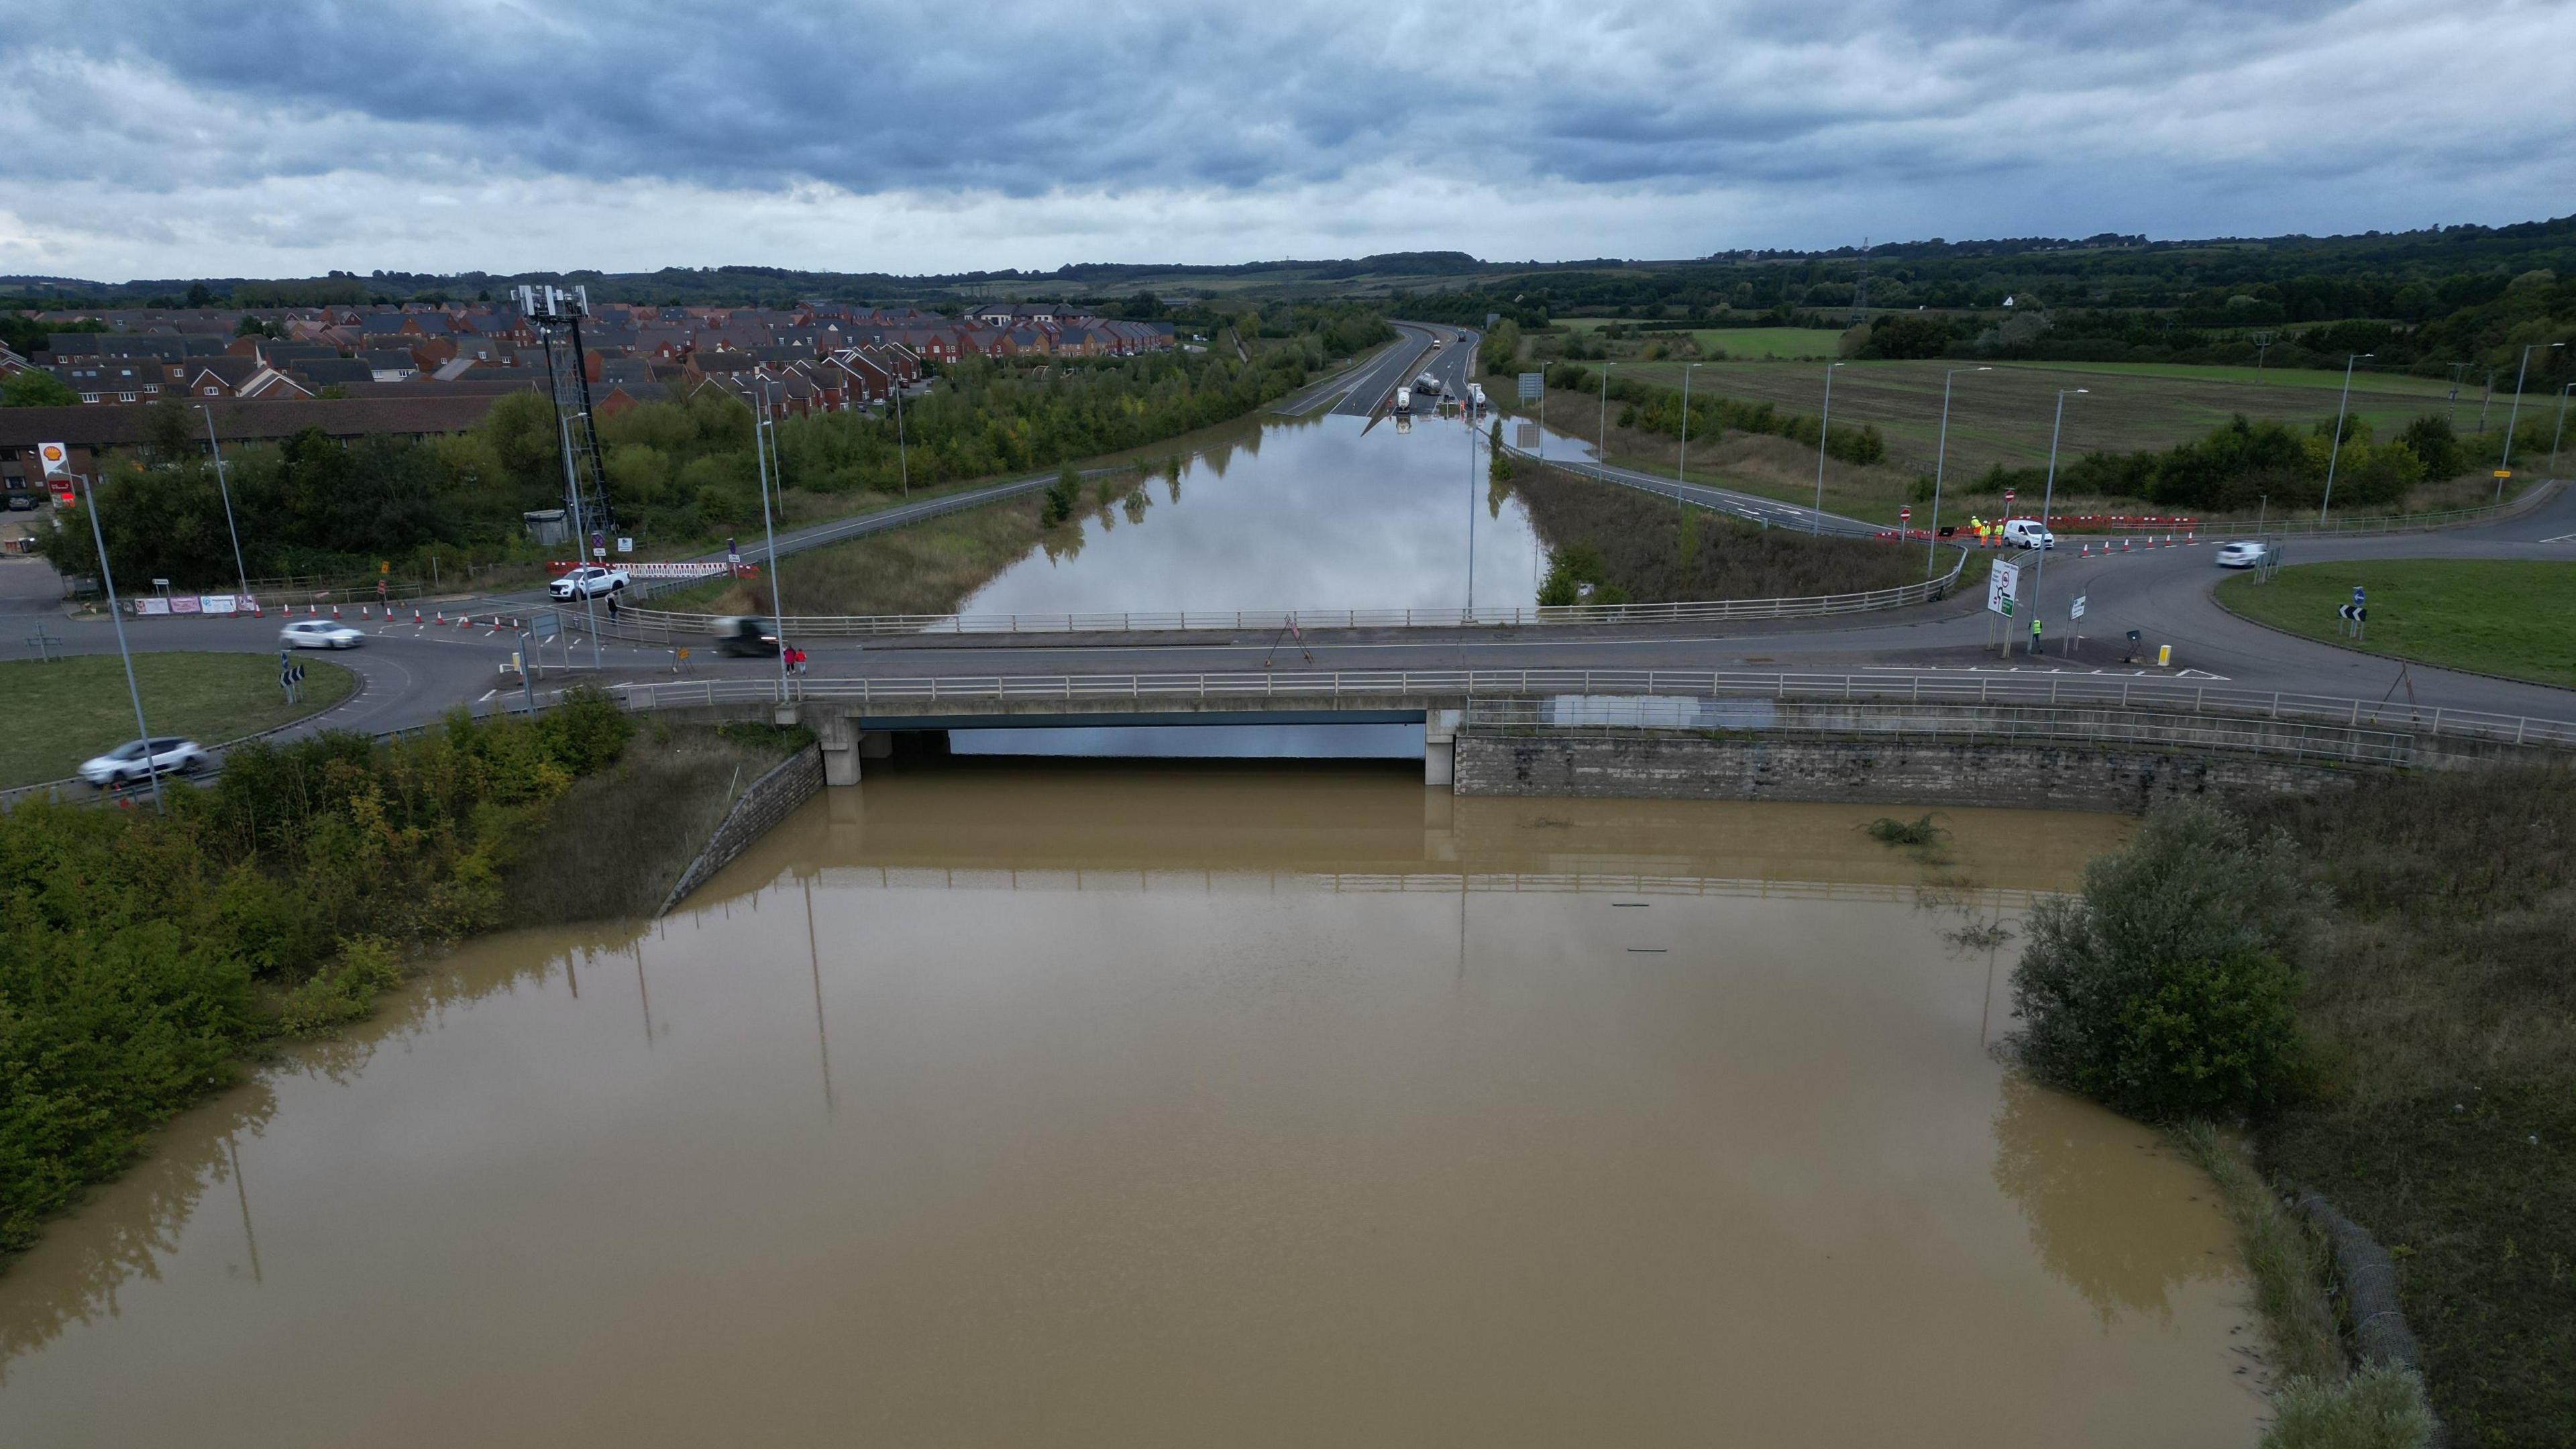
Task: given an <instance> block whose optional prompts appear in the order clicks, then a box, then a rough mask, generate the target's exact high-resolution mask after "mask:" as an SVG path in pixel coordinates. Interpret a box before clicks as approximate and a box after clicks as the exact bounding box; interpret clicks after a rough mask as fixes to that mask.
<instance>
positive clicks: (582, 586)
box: [546, 564, 627, 599]
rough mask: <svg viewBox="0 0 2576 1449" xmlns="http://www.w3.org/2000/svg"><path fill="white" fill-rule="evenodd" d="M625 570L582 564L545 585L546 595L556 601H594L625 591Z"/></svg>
mask: <svg viewBox="0 0 2576 1449" xmlns="http://www.w3.org/2000/svg"><path fill="white" fill-rule="evenodd" d="M626 585H627V578H626V570H624V569H612V568H602V567H600V566H599V565H597V564H583V565H582V566H581V567H579V568H577V569H574V570H573V571H572V572H570V573H568V574H565V575H564V576H563V577H562V578H559V579H557V580H555V581H554V582H553V583H550V584H548V585H546V593H547V594H548V595H550V596H552V597H554V598H558V599H596V598H599V597H601V596H603V595H607V594H617V593H623V592H625V590H626Z"/></svg>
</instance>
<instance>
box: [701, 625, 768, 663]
mask: <svg viewBox="0 0 2576 1449" xmlns="http://www.w3.org/2000/svg"><path fill="white" fill-rule="evenodd" d="M709 632H710V633H712V634H713V635H714V637H715V642H716V652H717V653H719V654H725V655H730V656H732V657H733V658H736V659H775V658H777V657H778V635H777V634H776V633H774V632H772V631H771V629H770V627H769V621H768V620H767V619H763V618H760V617H758V616H756V615H742V614H728V615H726V616H725V617H723V618H721V619H718V620H716V622H715V626H714V628H713V629H712V630H710V631H709Z"/></svg>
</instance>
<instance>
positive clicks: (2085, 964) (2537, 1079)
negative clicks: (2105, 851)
mask: <svg viewBox="0 0 2576 1449" xmlns="http://www.w3.org/2000/svg"><path fill="white" fill-rule="evenodd" d="M2029 937H2030V944H2029V947H2028V949H2027V950H2026V951H2025V952H2024V955H2023V957H2022V960H2021V963H2020V965H2019V966H2018V967H2017V968H2016V969H2015V972H2014V976H2013V992H2014V1008H2015V1012H2016V1015H2017V1016H2018V1017H2019V1018H2020V1020H2021V1021H2022V1023H2023V1026H2024V1031H2023V1032H2022V1033H2021V1034H2020V1036H2019V1038H2018V1041H2019V1045H2020V1048H2021V1058H2022V1060H2023V1062H2024V1063H2025V1065H2026V1066H2027V1067H2028V1068H2029V1069H2030V1070H2031V1071H2032V1072H2033V1073H2034V1074H2036V1075H2038V1076H2039V1077H2041V1078H2042V1079H2044V1080H2047V1081H2051V1082H2053V1083H2056V1084H2057V1085H2060V1086H2064V1087H2067V1088H2069V1089H2071V1090H2076V1091H2079V1092H2082V1093H2085V1094H2086V1095H2091V1096H2094V1097H2096V1098H2098V1099H2100V1100H2102V1101H2104V1102H2106V1103H2107V1104H2109V1105H2111V1106H2113V1107H2116V1108H2118V1109H2120V1110H2123V1111H2126V1112H2129V1113H2131V1114H2132V1115H2135V1116H2138V1117H2141V1118H2144V1119H2146V1120H2149V1121H2157V1122H2163V1123H2166V1124H2169V1125H2174V1126H2176V1127H2177V1128H2178V1129H2179V1130H2178V1136H2179V1138H2180V1140H2181V1141H2182V1143H2183V1145H2184V1147H2185V1148H2186V1150H2188V1151H2190V1152H2191V1153H2192V1154H2193V1155H2194V1156H2195V1157H2196V1158H2198V1159H2199V1160H2200V1161H2201V1162H2202V1163H2203V1164H2204V1166H2207V1167H2208V1168H2209V1169H2210V1170H2211V1172H2212V1175H2213V1177H2215V1178H2216V1179H2217V1181H2218V1184H2219V1187H2220V1190H2221V1197H2222V1200H2223V1201H2224V1202H2225V1204H2226V1205H2227V1207H2228V1209H2229V1211H2230V1213H2231V1215H2232V1216H2234V1217H2235V1219H2236V1221H2237V1223H2238V1225H2239V1227H2240V1229H2241V1230H2242V1231H2243V1232H2244V1234H2245V1239H2246V1242H2245V1249H2246V1255H2247V1263H2248V1267H2249V1269H2250V1271H2251V1274H2252V1277H2253V1279H2254V1282H2255V1286H2256V1297H2257V1300H2258V1302H2259V1304H2260V1306H2261V1307H2262V1309H2263V1311H2264V1313H2265V1315H2266V1319H2267V1322H2268V1324H2269V1326H2270V1329H2271V1337H2272V1339H2273V1354H2272V1363H2273V1365H2274V1367H2275V1368H2276V1369H2277V1370H2279V1371H2280V1372H2281V1373H2282V1374H2283V1375H2284V1376H2286V1377H2288V1378H2289V1379H2290V1380H2291V1381H2290V1382H2289V1383H2288V1384H2287V1385H2286V1386H2285V1388H2284V1391H2283V1392H2282V1393H2281V1395H2280V1397H2279V1399H2278V1401H2277V1407H2278V1409H2279V1417H2278V1419H2277V1421H2276V1423H2275V1424H2274V1426H2273V1428H2272V1431H2271V1432H2270V1434H2269V1435H2268V1436H2267V1438H2266V1441H2265V1442H2266V1444H2267V1445H2269V1446H2274V1449H2293V1446H2302V1449H2303V1446H2327V1449H2343V1446H2355V1449H2358V1446H2374V1449H2376V1446H2391V1449H2411V1446H2417V1445H2421V1444H2422V1443H2424V1442H2425V1424H2424V1421H2423V1417H2422V1414H2421V1411H2420V1410H2419V1409H2416V1408H2413V1407H2412V1406H2411V1403H2410V1401H2411V1398H2412V1396H2413V1394H2414V1392H2415V1390H2414V1388H2413V1386H2412V1384H2411V1382H2410V1381H2409V1379H2408V1378H2407V1376H2406V1375H2404V1374H2402V1373H2396V1372H2392V1371H2388V1370H2386V1369H2385V1368H2382V1369H2380V1370H2376V1371H2374V1370H2373V1369H2372V1367H2371V1366H2370V1365H2367V1364H2362V1365H2356V1366H2355V1367H2356V1369H2357V1370H2358V1371H2356V1372H2354V1373H2352V1374H2351V1375H2349V1376H2347V1375H2346V1373H2345V1370H2344V1364H2345V1361H2346V1358H2347V1354H2346V1352H2345V1349H2344V1342H2343V1340H2342V1339H2341V1338H2340V1337H2339V1336H2337V1335H2335V1334H2332V1333H2329V1332H2328V1331H2327V1329H2328V1326H2329V1325H2332V1324H2333V1323H2334V1318H2333V1315H2332V1314H2331V1313H2330V1312H2329V1311H2328V1307H2327V1306H2328V1305H2329V1304H2330V1303H2331V1304H2333V1305H2334V1306H2335V1307H2336V1308H2337V1309H2344V1308H2345V1305H2343V1304H2342V1303H2341V1302H2340V1301H2338V1300H2336V1299H2334V1298H2332V1297H2329V1296H2328V1295H2327V1293H2326V1292H2325V1289H2324V1286H2323V1284H2324V1281H2325V1279H2326V1277H2327V1275H2329V1274H2330V1273H2331V1271H2332V1267H2331V1264H2330V1263H2329V1260H2328V1258H2327V1256H2326V1254H2325V1253H2324V1252H2323V1251H2322V1248H2321V1246H2320V1244H2319V1243H2318V1242H2317V1240H2316V1239H2315V1237H2314V1236H2313V1235H2312V1234H2311V1233H2309V1232H2308V1230H2307V1229H2306V1228H2305V1227H2304V1226H2303V1225H2300V1224H2298V1223H2296V1222H2294V1221H2292V1220H2291V1219H2289V1218H2288V1217H2286V1216H2285V1214H2284V1212H2283V1209H2282V1206H2281V1203H2280V1200H2279V1198H2278V1197H2277V1196H2276V1195H2275V1191H2287V1190H2292V1189H2296V1190H2302V1191H2309V1190H2312V1191H2315V1192H2319V1193H2321V1194H2323V1195H2324V1196H2325V1197H2326V1198H2327V1199H2328V1200H2330V1201H2331V1202H2333V1203H2334V1204H2335V1205H2336V1206H2337V1207H2338V1208H2339V1209H2341V1211H2342V1212H2343V1213H2344V1214H2345V1215H2346V1216H2348V1217H2350V1218H2351V1219H2352V1220H2353V1221H2354V1222H2356V1223H2358V1224H2359V1225H2360V1226H2361V1227H2362V1228H2363V1229H2364V1230H2365V1231H2367V1232H2368V1233H2370V1234H2371V1235H2372V1236H2373V1237H2374V1238H2375V1239H2376V1240H2377V1241H2378V1242H2379V1243H2380V1244H2382V1245H2383V1246H2384V1247H2385V1248H2386V1249H2387V1250H2388V1252H2389V1254H2390V1255H2391V1256H2392V1257H2393V1258H2394V1259H2395V1261H2396V1263H2397V1265H2398V1281H2397V1285H2396V1286H2397V1291H2398V1294H2399V1298H2400V1301H2401V1303H2402V1306H2403V1309H2404V1312H2405V1315H2406V1318H2407V1320H2408V1322H2409V1324H2410V1326H2411V1327H2412V1329H2413V1331H2414V1335H2415V1337H2416V1338H2417V1339H2418V1340H2419V1341H2420V1344H2421V1352H2422V1362H2423V1368H2424V1392H2425V1393H2427V1394H2429V1397H2430V1400H2431V1403H2432V1405H2433V1407H2434V1408H2435V1409H2436V1410H2438V1412H2439V1414H2440V1416H2441V1418H2442V1419H2443V1420H2444V1421H2445V1422H2446V1424H2447V1425H2448V1428H2449V1433H2450V1442H2452V1443H2454V1444H2460V1445H2471V1444H2475V1445H2486V1444H2497V1445H2520V1444H2565V1443H2571V1442H2576V1378H2571V1377H2570V1376H2569V1375H2568V1374H2567V1373H2566V1372H2565V1367H2566V1365H2567V1364H2569V1363H2570V1362H2576V975H2571V974H2570V972H2569V970H2568V969H2567V967H2568V962H2567V948H2568V942H2570V941H2571V940H2576V768H2571V767H2569V766H2568V765H2566V764H2564V763H2554V764H2546V765H2536V766H2534V765H2523V766H2495V767H2486V768H2478V769H2456V770H2440V771H2427V772H2424V773H2420V774H2415V775H2407V776H2394V777H2387V778H2382V779H2376V780H2373V781H2372V782H2371V783H2370V784H2369V786H2368V787H2367V788H2346V789H2333V790H2326V791H2321V792H2319V793H2316V794H2312V795H2306V796H2283V797H2273V798H2267V799H2258V800H2255V801H2253V802H2251V803H2250V805H2248V806H2246V807H2245V815H2244V817H2242V818H2240V817H2236V816H2232V815H2231V814H2229V812H2228V811H2226V810H2225V809H2223V808H2221V807H2219V806H2217V805H2215V804H2213V803H2211V802H2208V801H2203V800H2186V801H2182V802H2177V803H2176V804H2173V805H2169V806H2164V807H2159V809H2158V810H2157V811H2156V812H2155V813H2154V814H2152V815H2150V816H2149V818H2148V820H2147V822H2146V824H2145V826H2144V827H2143V828H2142V829H2141V831H2140V833H2139V835H2138V836H2137V837H2136V839H2135V840H2133V841H2132V842H2131V843H2130V844H2129V845H2128V846H2125V847H2123V848H2122V849H2121V850H2120V851H2117V852H2114V853H2112V854H2110V855H2107V856H2104V857H2102V858H2100V859H2098V860H2096V861H2094V862H2092V863H2091V864H2090V865H2088V866H2087V867H2086V871H2085V891H2084V894H2083V895H2082V896H2081V897H2079V898H2073V899H2068V900H2062V901H2049V902H2043V903H2042V904H2041V905H2040V906H2039V907H2037V908H2036V909H2035V910H2034V911H2033V912H2032V915H2031V918H2030V922H2029ZM2213 1118H2215V1119H2220V1120H2244V1121H2247V1122H2249V1123H2250V1124H2251V1134H2252V1140H2253V1143H2254V1146H2255V1149H2256V1152H2257V1154H2258V1157H2259V1160H2260V1163H2261V1165H2262V1167H2263V1168H2264V1169H2266V1170H2268V1171H2269V1172H2270V1173H2272V1174H2274V1178H2273V1183H2272V1187H2273V1189H2274V1191H2266V1190H2264V1189H2262V1188H2261V1187H2260V1186H2258V1185H2257V1184H2256V1183H2255V1182H2253V1181H2252V1180H2250V1179H2249V1177H2248V1175H2247V1173H2246V1171H2245V1165H2244V1163H2243V1162H2242V1161H2241V1160H2239V1158H2238V1157H2237V1155H2236V1153H2235V1150H2234V1148H2233V1146H2232V1145H2231V1144H2229V1143H2227V1142H2226V1141H2224V1140H2222V1139H2220V1138H2219V1137H2217V1136H2215V1135H2213V1134H2212V1133H2210V1132H2209V1131H2208V1130H2207V1129H2206V1128H2203V1127H2198V1126H2194V1125H2193V1124H2194V1123H2196V1122H2206V1121H2208V1120H2211V1119H2213ZM2346 1312H2347V1316H2348V1310H2346ZM2354 1327H2355V1325H2354V1324H2352V1323H2350V1322H2348V1321H2347V1322H2344V1323H2342V1324H2341V1325H2340V1329H2341V1330H2342V1332H2343V1333H2346V1334H2348V1333H2350V1332H2351V1331H2352V1330H2353V1329H2354ZM2352 1356H2354V1357H2357V1356H2358V1355H2357V1354H2356V1355H2352ZM2374 1426H2375V1427H2374Z"/></svg>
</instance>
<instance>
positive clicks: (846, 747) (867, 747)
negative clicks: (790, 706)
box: [814, 711, 894, 785]
mask: <svg viewBox="0 0 2576 1449" xmlns="http://www.w3.org/2000/svg"><path fill="white" fill-rule="evenodd" d="M814 739H815V742H816V743H817V744H819V745H821V746H822V747H823V783H824V784H826V785H855V784H857V783H859V776H860V775H861V773H863V766H862V764H861V762H862V761H865V760H882V759H885V758H887V757H889V756H891V755H892V754H893V753H894V736H893V735H891V734H888V733H887V732H886V731H884V730H863V729H860V728H859V726H858V721H856V720H854V719H852V718H850V716H848V715H846V714H842V713H839V712H837V711H829V712H825V711H818V712H816V714H815V716H814Z"/></svg>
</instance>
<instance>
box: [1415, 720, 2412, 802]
mask: <svg viewBox="0 0 2576 1449" xmlns="http://www.w3.org/2000/svg"><path fill="white" fill-rule="evenodd" d="M1454 769H1455V775H1456V789H1457V792H1458V793H1459V794H1461V795H1531V796H1545V795H1566V796H1585V797H1594V798H1631V799H1634V798H1646V799H1670V800H1856V801H1867V802H1869V803H1872V804H1884V805H1890V806H1907V805H1922V806H1932V805H1962V806H1964V805H1998V806H2022V807H2031V808H2040V809H2052V810H2123V811H2143V810H2145V809H2146V808H2147V807H2149V806H2150V805H2153V804H2154V803H2155V802H2156V801H2158V800H2161V799H2166V798H2170V797H2173V796H2178V795H2194V794H2200V793H2203V792H2207V791H2216V792H2218V793H2220V794H2221V795H2240V794H2271V793H2275V792H2281V791H2294V790H2314V789H2318V788H2321V787H2327V786H2333V785H2340V784H2345V783H2349V782H2352V781H2355V780H2358V779H2360V778H2362V776H2363V773H2364V772H2362V771H2359V770H2355V769H2351V768H2338V767H2335V766H2331V765H2325V764H2321V763H2313V762H2301V761H2299V760H2295V759H2290V758H2284V757H2280V756H2266V755H2260V754H2252V753H2242V754H2230V753H2219V752H2200V753H2184V752H2174V751H2165V750H2157V749H2152V748H2144V747H2137V746H2086V745H2074V744H2064V743H2056V742H2038V741H2032V742H2010V741H1991V742H1989V741H1967V740H1931V739H1903V740H1852V739H1831V738H1812V737H1808V738H1802V737H1798V736H1776V735H1773V736H1716V737H1711V736H1705V735H1670V734H1661V735H1659V734H1650V733H1643V732H1639V733H1609V732H1604V733H1597V734H1596V733H1559V732H1553V731H1551V732H1548V733H1544V734H1472V733H1462V734H1461V735H1460V736H1459V737H1458V741H1457V748H1456V754H1455V766H1454Z"/></svg>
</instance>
